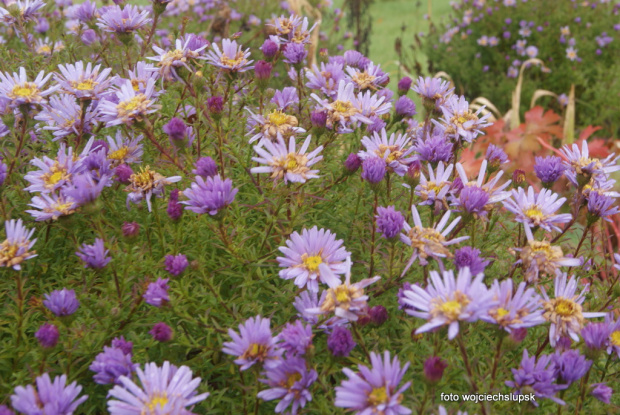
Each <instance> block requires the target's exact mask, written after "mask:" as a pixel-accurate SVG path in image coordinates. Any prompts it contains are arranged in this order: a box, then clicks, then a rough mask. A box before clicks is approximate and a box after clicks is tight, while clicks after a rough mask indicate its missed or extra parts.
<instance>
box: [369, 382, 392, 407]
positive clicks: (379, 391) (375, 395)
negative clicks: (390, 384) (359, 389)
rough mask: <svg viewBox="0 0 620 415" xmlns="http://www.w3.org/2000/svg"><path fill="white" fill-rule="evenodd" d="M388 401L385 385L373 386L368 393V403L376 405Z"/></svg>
mask: <svg viewBox="0 0 620 415" xmlns="http://www.w3.org/2000/svg"><path fill="white" fill-rule="evenodd" d="M387 401H388V394H387V390H386V389H385V386H382V387H380V388H373V390H372V392H370V394H369V395H368V403H369V404H371V405H373V406H377V405H380V404H382V403H386V402H387Z"/></svg>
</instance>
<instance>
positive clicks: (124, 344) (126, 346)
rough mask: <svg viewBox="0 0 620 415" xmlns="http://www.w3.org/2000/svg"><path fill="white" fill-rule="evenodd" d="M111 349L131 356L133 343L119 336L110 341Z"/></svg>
mask: <svg viewBox="0 0 620 415" xmlns="http://www.w3.org/2000/svg"><path fill="white" fill-rule="evenodd" d="M112 347H115V348H117V349H121V350H122V351H123V353H125V354H131V353H132V350H133V343H132V342H130V341H128V340H125V338H124V337H123V336H120V337H115V338H114V339H112Z"/></svg>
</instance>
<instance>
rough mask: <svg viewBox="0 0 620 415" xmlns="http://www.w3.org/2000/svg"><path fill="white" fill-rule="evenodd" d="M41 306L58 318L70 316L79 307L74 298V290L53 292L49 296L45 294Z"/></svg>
mask: <svg viewBox="0 0 620 415" xmlns="http://www.w3.org/2000/svg"><path fill="white" fill-rule="evenodd" d="M43 305H44V306H45V307H47V309H48V310H50V311H51V312H52V313H54V314H55V315H57V316H58V317H64V316H70V315H71V314H73V313H75V311H76V310H77V309H78V307H79V306H80V302H79V301H78V300H77V298H76V296H75V291H74V290H67V289H66V288H63V289H62V290H54V291H52V292H51V293H50V294H45V300H43Z"/></svg>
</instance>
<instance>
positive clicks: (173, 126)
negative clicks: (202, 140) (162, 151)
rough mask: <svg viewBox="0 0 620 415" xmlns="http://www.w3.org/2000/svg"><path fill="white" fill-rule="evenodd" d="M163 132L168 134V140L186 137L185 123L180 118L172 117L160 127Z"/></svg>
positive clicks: (172, 140)
mask: <svg viewBox="0 0 620 415" xmlns="http://www.w3.org/2000/svg"><path fill="white" fill-rule="evenodd" d="M162 130H163V131H164V133H166V134H168V137H169V138H170V142H174V141H179V140H183V139H185V137H187V125H185V123H184V122H183V120H182V119H180V118H177V117H173V118H171V119H170V121H168V124H165V125H164V126H163V127H162Z"/></svg>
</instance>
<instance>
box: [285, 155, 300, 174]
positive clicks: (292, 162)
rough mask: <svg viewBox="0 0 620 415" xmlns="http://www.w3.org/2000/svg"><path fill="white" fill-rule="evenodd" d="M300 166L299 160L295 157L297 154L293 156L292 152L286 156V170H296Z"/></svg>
mask: <svg viewBox="0 0 620 415" xmlns="http://www.w3.org/2000/svg"><path fill="white" fill-rule="evenodd" d="M297 166H299V165H298V164H297V160H296V159H295V155H293V156H291V155H290V154H289V155H288V156H287V157H286V170H295V169H296V168H297Z"/></svg>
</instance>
